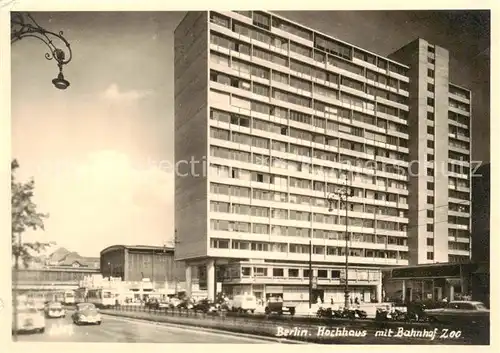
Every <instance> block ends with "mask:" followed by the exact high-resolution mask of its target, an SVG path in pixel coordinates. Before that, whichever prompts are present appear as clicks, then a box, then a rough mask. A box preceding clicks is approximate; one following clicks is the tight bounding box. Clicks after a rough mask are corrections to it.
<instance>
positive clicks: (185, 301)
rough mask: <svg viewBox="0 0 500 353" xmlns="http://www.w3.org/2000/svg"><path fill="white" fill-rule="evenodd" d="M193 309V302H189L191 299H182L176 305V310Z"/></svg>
mask: <svg viewBox="0 0 500 353" xmlns="http://www.w3.org/2000/svg"><path fill="white" fill-rule="evenodd" d="M193 307H194V303H193V300H191V299H183V300H181V302H180V303H179V304H178V305H177V308H179V309H193Z"/></svg>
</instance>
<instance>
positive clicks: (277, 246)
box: [210, 238, 408, 260]
mask: <svg viewBox="0 0 500 353" xmlns="http://www.w3.org/2000/svg"><path fill="white" fill-rule="evenodd" d="M210 247H211V248H215V249H233V250H251V251H266V252H267V251H271V252H283V253H294V254H309V252H310V249H309V245H303V244H288V243H270V242H257V241H245V240H231V239H221V238H211V239H210ZM313 254H315V255H328V256H345V247H335V246H323V245H314V246H313ZM349 255H350V256H351V257H364V258H377V259H398V260H399V259H401V260H406V259H407V258H408V254H407V252H405V251H395V250H373V249H360V248H349Z"/></svg>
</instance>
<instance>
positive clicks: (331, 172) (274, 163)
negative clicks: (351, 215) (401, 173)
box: [210, 146, 463, 191]
mask: <svg viewBox="0 0 500 353" xmlns="http://www.w3.org/2000/svg"><path fill="white" fill-rule="evenodd" d="M210 155H211V156H213V157H217V158H224V159H230V160H235V161H239V162H244V163H251V164H255V165H258V166H265V167H272V168H278V169H285V170H289V171H293V172H303V173H309V174H314V175H317V176H318V177H322V178H324V177H325V176H328V177H329V178H336V179H339V178H340V179H342V178H344V179H345V177H346V175H347V174H345V173H342V172H341V171H339V170H337V169H333V168H327V167H323V166H318V165H312V164H310V163H304V162H297V161H293V160H288V159H283V158H278V157H270V156H269V155H266V154H260V153H255V152H254V153H250V152H245V151H239V150H235V149H227V148H223V147H217V146H210ZM315 157H316V158H319V157H320V156H319V155H315ZM320 159H324V158H320ZM228 168H229V167H228ZM428 170H430V171H432V169H428ZM214 172H215V173H216V175H219V176H223V177H228V176H229V175H231V178H237V179H243V180H248V181H250V180H252V179H251V177H250V175H249V173H251V172H250V171H249V170H242V169H239V168H235V167H232V169H231V170H229V169H227V168H226V170H214ZM341 175H342V177H341ZM349 178H350V179H351V181H352V182H355V183H364V184H372V185H376V186H379V187H388V188H395V189H401V190H407V183H406V182H404V181H397V180H393V179H390V178H386V177H375V176H371V175H366V174H362V173H356V172H352V173H350V174H349ZM274 179H275V180H274V184H277V185H280V186H283V187H286V186H288V184H289V182H288V178H286V177H284V179H283V177H281V178H280V176H278V175H276V176H274ZM254 181H257V180H254ZM315 183H316V186H314V189H315V190H318V191H325V190H327V188H328V189H330V188H334V186H333V184H332V185H331V186H327V185H326V184H324V183H320V182H317V181H315ZM457 185H460V186H463V183H462V181H457Z"/></svg>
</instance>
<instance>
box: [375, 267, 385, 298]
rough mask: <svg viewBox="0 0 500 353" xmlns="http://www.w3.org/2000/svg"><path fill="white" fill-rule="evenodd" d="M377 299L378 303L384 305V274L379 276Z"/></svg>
mask: <svg viewBox="0 0 500 353" xmlns="http://www.w3.org/2000/svg"><path fill="white" fill-rule="evenodd" d="M376 293H377V294H376V295H377V296H376V299H377V303H382V302H383V300H384V299H383V298H382V274H380V276H379V279H378V283H377V285H376Z"/></svg>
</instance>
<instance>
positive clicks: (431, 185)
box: [427, 182, 434, 190]
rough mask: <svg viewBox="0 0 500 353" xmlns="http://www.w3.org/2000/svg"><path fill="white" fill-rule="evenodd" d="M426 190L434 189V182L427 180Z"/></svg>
mask: <svg viewBox="0 0 500 353" xmlns="http://www.w3.org/2000/svg"><path fill="white" fill-rule="evenodd" d="M427 190H434V183H432V182H428V183H427Z"/></svg>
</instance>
